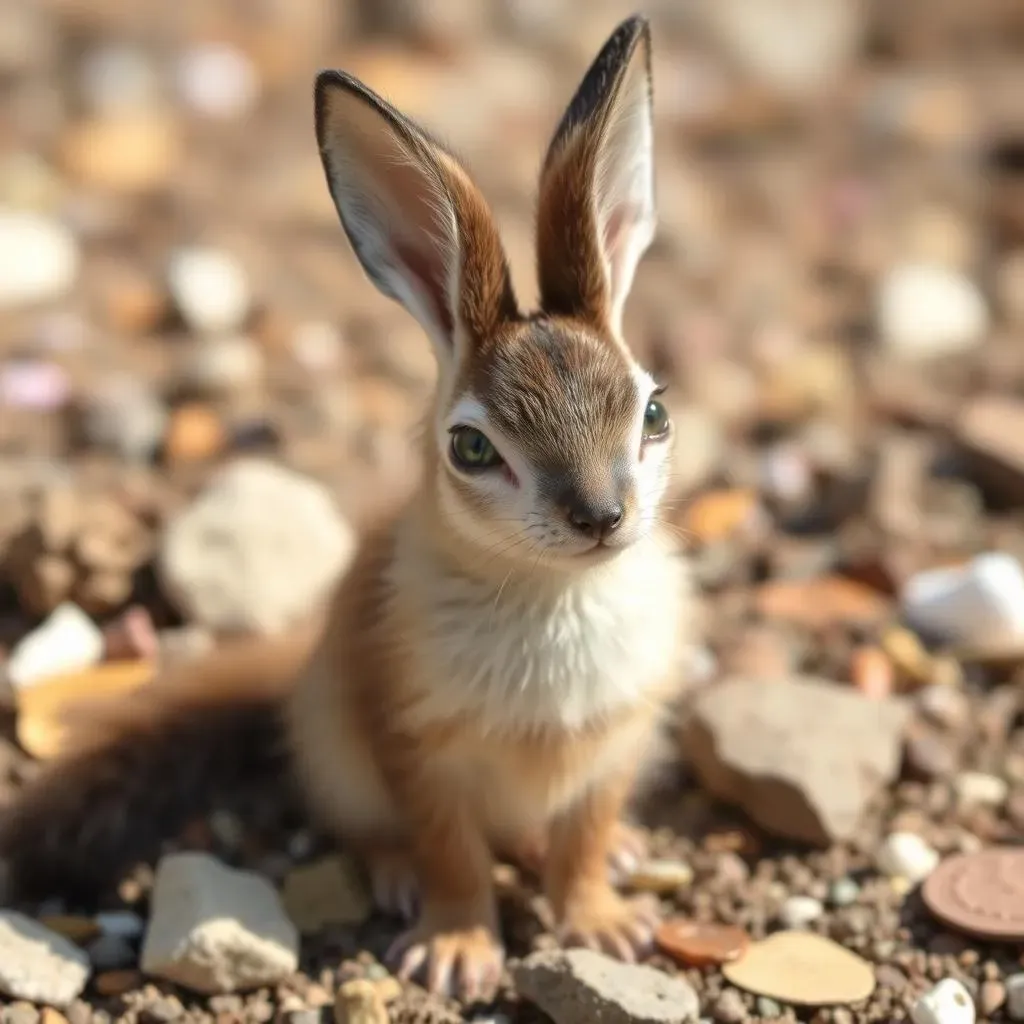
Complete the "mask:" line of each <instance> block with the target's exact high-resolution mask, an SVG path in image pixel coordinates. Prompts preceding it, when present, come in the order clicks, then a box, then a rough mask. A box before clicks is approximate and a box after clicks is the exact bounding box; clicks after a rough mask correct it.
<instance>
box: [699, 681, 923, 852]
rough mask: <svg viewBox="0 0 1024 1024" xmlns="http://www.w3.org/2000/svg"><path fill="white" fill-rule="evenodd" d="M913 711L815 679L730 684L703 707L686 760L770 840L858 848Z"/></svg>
mask: <svg viewBox="0 0 1024 1024" xmlns="http://www.w3.org/2000/svg"><path fill="white" fill-rule="evenodd" d="M906 721H907V709H906V707H905V706H904V705H903V704H902V703H899V702H897V701H895V700H892V699H888V698H885V699H868V698H866V697H864V696H863V695H861V694H859V693H857V692H856V691H853V690H850V689H847V688H844V687H842V686H840V685H839V684H837V683H832V682H829V681H827V680H823V679H817V678H813V677H795V678H792V679H788V680H779V681H763V680H757V679H743V678H735V679H727V680H725V681H724V682H722V683H721V684H719V685H717V686H713V687H711V688H710V689H709V690H708V691H707V692H706V693H705V694H703V695H702V696H701V697H700V699H699V700H698V701H697V704H696V707H695V711H694V714H693V716H692V718H691V720H690V722H689V723H688V727H687V731H686V735H685V741H686V743H685V753H686V754H687V756H688V757H690V758H691V760H692V762H693V764H694V766H695V768H696V770H697V772H698V774H699V776H700V778H701V780H702V782H703V783H704V785H705V786H706V787H707V789H709V790H710V791H711V792H712V793H713V794H714V795H715V796H717V797H718V798H719V799H722V800H725V801H727V802H729V803H732V804H736V805H738V806H740V807H742V808H743V809H744V810H745V811H746V812H747V813H748V814H749V815H750V816H751V818H753V819H754V820H755V821H756V822H757V823H758V824H759V825H761V826H762V828H764V829H765V830H767V831H769V832H771V833H773V834H775V835H778V836H783V837H786V838H789V839H796V840H800V841H802V842H808V843H813V844H821V845H826V844H828V843H830V842H832V841H835V840H844V839H848V838H851V837H852V836H853V835H854V833H855V832H856V829H857V826H858V824H859V823H860V819H861V814H862V812H863V810H864V808H865V806H866V805H867V803H868V802H869V801H870V800H871V798H872V797H873V796H874V795H875V793H876V792H877V791H878V790H879V789H880V788H881V787H882V786H884V785H886V784H887V783H889V782H891V781H892V780H893V779H894V778H895V777H896V774H897V772H898V770H899V766H900V757H901V750H902V733H903V730H904V726H905V724H906Z"/></svg>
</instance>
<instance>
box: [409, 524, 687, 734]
mask: <svg viewBox="0 0 1024 1024" xmlns="http://www.w3.org/2000/svg"><path fill="white" fill-rule="evenodd" d="M400 543H401V542H400ZM403 554H404V557H399V558H398V559H397V560H396V564H397V566H398V568H397V569H396V574H397V575H396V579H395V583H396V584H397V590H398V593H399V594H400V595H402V597H401V598H400V600H401V601H402V602H403V603H404V602H406V601H409V602H411V605H410V606H407V607H408V608H409V611H410V614H411V618H412V620H413V621H415V622H416V623H417V624H418V629H417V632H418V633H419V630H420V629H422V633H419V635H418V636H417V641H418V643H417V664H416V666H415V667H414V671H416V672H417V674H418V675H419V676H420V678H419V680H418V681H419V683H420V688H421V690H422V692H423V693H424V694H425V696H424V698H423V700H422V701H420V703H419V704H418V705H417V706H416V709H415V717H416V718H417V719H418V720H419V721H429V720H434V719H440V718H445V717H448V716H451V715H452V714H454V713H458V712H469V713H472V714H474V715H476V716H477V717H478V719H479V720H480V721H481V722H482V723H483V725H484V728H485V729H487V730H493V731H495V732H500V731H502V730H506V729H510V728H512V729H517V730H527V731H528V730H530V729H539V728H545V727H547V728H550V727H556V728H558V727H560V728H564V729H569V730H571V729H575V728H578V727H580V726H582V725H584V724H585V723H587V722H588V721H592V720H594V719H596V718H599V717H600V716H602V715H607V714H611V713H614V712H615V711H616V710H619V709H622V708H624V707H629V706H635V705H636V704H637V703H638V702H641V701H643V700H645V699H646V694H647V693H648V691H649V690H650V689H651V688H652V687H661V686H663V685H664V684H665V681H666V679H668V678H671V677H672V676H673V675H678V673H680V672H681V670H682V665H683V656H684V651H685V641H686V639H687V638H686V636H685V632H686V603H687V596H688V588H687V575H686V571H685V566H684V563H683V562H682V560H681V559H680V558H678V557H676V556H673V555H672V554H670V553H669V552H668V551H667V550H666V549H665V548H664V547H663V546H662V545H660V544H658V543H657V542H655V541H653V540H652V541H648V542H643V543H641V544H638V545H637V546H636V547H635V548H633V549H631V550H629V551H628V552H625V553H623V554H622V555H621V556H620V557H619V558H617V559H616V560H614V561H613V562H610V563H607V564H605V565H602V566H599V567H595V568H593V569H590V570H588V571H587V572H586V573H585V574H582V575H581V576H580V577H578V578H575V579H571V580H570V579H568V578H563V579H558V580H553V579H550V578H548V579H543V578H537V577H536V576H532V577H529V576H528V575H527V574H526V573H521V572H520V571H518V570H517V571H516V572H514V573H513V574H512V575H511V576H510V577H508V578H507V579H505V580H498V581H496V582H495V581H481V580H473V579H468V578H466V577H465V576H463V575H461V574H458V573H451V572H445V571H444V570H443V569H442V568H441V566H440V565H439V564H438V563H436V562H433V560H432V557H431V555H430V554H428V553H418V554H416V555H415V556H413V555H412V553H411V552H408V551H407V552H404V553H403Z"/></svg>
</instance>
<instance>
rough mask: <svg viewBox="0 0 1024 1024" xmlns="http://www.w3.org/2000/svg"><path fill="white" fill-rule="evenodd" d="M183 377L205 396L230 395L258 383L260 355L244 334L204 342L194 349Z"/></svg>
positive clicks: (261, 364)
mask: <svg viewBox="0 0 1024 1024" xmlns="http://www.w3.org/2000/svg"><path fill="white" fill-rule="evenodd" d="M183 375H184V377H185V379H186V381H187V382H188V384H190V385H191V386H192V387H195V388H196V389H198V390H199V391H201V392H202V393H204V394H208V395H215V396H216V395H225V394H231V393H232V392H235V391H241V390H242V389H243V388H247V387H250V386H251V385H253V384H255V383H258V382H259V380H260V378H261V377H262V375H263V354H262V352H261V351H260V349H259V348H257V346H256V344H255V343H254V342H253V340H252V339H251V338H249V337H247V336H246V335H244V334H226V335H221V336H218V337H214V338H204V339H202V340H200V341H199V342H198V344H196V345H195V346H194V347H193V349H192V352H191V354H190V356H189V359H188V360H187V364H186V366H185V369H184V374H183Z"/></svg>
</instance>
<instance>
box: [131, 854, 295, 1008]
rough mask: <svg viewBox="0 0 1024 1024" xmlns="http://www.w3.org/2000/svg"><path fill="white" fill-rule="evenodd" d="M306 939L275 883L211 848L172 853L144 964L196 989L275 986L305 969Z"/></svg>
mask: <svg viewBox="0 0 1024 1024" xmlns="http://www.w3.org/2000/svg"><path fill="white" fill-rule="evenodd" d="M298 952H299V936H298V932H297V930H296V928H295V926H294V925H293V924H292V923H291V921H289V920H288V917H287V915H286V914H285V912H284V909H283V908H282V906H281V901H280V900H279V899H278V895H277V892H276V890H275V889H274V888H273V886H272V885H271V884H270V883H269V882H268V881H267V880H266V879H265V878H263V877H262V876H260V875H257V874H255V873H254V872H251V871H238V870H235V869H234V868H230V867H227V866H226V865H224V864H222V863H220V862H219V861H218V860H216V858H214V857H211V856H210V855H209V854H205V853H177V854H171V855H169V856H166V857H164V858H163V859H162V860H161V861H160V864H159V865H158V867H157V872H156V879H155V881H154V885H153V896H152V911H151V917H150V922H149V928H148V930H147V932H146V936H145V940H144V942H143V946H142V958H141V967H142V970H143V971H144V972H145V973H146V974H149V975H153V976H155V977H158V978H165V979H167V980H168V981H173V982H175V983H177V984H179V985H183V986H184V987H185V988H189V989H192V990H193V991H196V992H204V993H217V992H234V991H242V990H246V989H252V988H258V987H259V986H261V985H273V984H274V983H275V982H278V981H281V980H282V979H283V978H285V977H287V976H288V975H289V974H291V973H292V972H293V971H295V970H296V969H297V967H298Z"/></svg>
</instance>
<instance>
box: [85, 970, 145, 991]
mask: <svg viewBox="0 0 1024 1024" xmlns="http://www.w3.org/2000/svg"><path fill="white" fill-rule="evenodd" d="M142 982H143V977H142V974H141V973H140V972H139V971H135V970H131V969H129V968H124V969H122V970H112V971H104V972H103V973H102V974H97V975H96V979H95V980H94V981H93V985H94V986H95V988H96V991H97V992H98V993H99V994H100V995H101V996H107V997H108V998H109V997H111V996H121V995H124V994H125V993H126V992H130V991H131V990H132V989H133V988H138V987H139V986H140V985H141V984H142Z"/></svg>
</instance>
